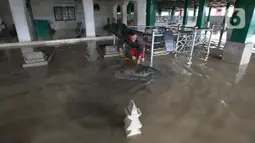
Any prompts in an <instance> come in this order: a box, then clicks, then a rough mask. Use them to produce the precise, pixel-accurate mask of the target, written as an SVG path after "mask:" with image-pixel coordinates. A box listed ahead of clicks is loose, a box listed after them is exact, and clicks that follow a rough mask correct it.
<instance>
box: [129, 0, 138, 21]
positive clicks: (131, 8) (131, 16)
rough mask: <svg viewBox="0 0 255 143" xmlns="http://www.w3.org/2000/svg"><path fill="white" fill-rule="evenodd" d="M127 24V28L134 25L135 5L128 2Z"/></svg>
mask: <svg viewBox="0 0 255 143" xmlns="http://www.w3.org/2000/svg"><path fill="white" fill-rule="evenodd" d="M127 14H128V15H127V24H128V26H132V25H136V24H135V5H134V2H133V1H130V2H129V3H128V5H127Z"/></svg>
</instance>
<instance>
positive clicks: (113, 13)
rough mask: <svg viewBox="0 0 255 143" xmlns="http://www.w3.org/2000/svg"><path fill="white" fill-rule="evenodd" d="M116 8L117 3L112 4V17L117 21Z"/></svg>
mask: <svg viewBox="0 0 255 143" xmlns="http://www.w3.org/2000/svg"><path fill="white" fill-rule="evenodd" d="M117 8H118V4H114V6H113V10H112V15H113V18H114V19H115V21H114V22H117Z"/></svg>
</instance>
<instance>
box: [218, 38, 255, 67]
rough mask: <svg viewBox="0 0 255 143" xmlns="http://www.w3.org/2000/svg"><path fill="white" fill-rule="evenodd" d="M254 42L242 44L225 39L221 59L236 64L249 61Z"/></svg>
mask: <svg viewBox="0 0 255 143" xmlns="http://www.w3.org/2000/svg"><path fill="white" fill-rule="evenodd" d="M253 46H254V44H252V43H249V44H243V43H237V42H232V41H227V42H226V44H225V47H224V52H223V60H224V61H227V62H230V63H234V64H237V65H245V64H248V63H249V62H250V59H251V55H252V49H253Z"/></svg>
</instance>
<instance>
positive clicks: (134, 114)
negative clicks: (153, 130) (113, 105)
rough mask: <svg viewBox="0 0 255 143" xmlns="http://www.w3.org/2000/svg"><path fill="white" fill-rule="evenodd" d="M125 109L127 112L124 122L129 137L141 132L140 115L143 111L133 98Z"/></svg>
mask: <svg viewBox="0 0 255 143" xmlns="http://www.w3.org/2000/svg"><path fill="white" fill-rule="evenodd" d="M124 110H125V113H126V118H125V119H124V123H125V131H126V134H127V137H130V136H134V135H138V134H141V133H142V132H141V128H142V124H141V122H140V120H139V116H141V114H142V113H141V111H140V109H139V108H137V107H136V105H135V102H134V101H133V100H131V101H130V102H129V105H128V108H127V109H124Z"/></svg>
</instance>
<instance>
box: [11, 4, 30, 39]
mask: <svg viewBox="0 0 255 143" xmlns="http://www.w3.org/2000/svg"><path fill="white" fill-rule="evenodd" d="M9 4H10V8H11V12H12V17H13V21H14V24H15V28H16V31H17V35H18V39H19V41H20V42H24V41H32V35H31V31H30V27H29V25H28V21H27V19H28V18H27V16H28V13H27V12H26V11H27V10H26V5H25V1H24V0H9Z"/></svg>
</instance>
